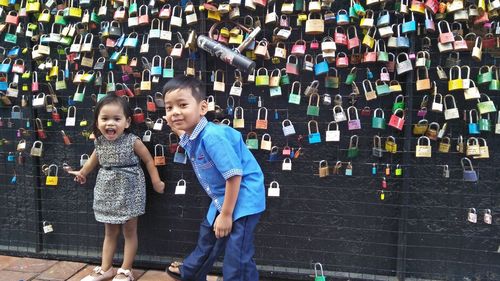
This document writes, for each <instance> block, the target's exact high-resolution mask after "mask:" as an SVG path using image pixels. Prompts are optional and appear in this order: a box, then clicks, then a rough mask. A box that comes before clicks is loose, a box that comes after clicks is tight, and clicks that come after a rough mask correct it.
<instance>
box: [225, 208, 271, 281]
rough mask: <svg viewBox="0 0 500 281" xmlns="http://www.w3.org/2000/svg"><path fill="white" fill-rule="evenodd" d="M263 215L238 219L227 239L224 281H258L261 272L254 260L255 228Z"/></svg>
mask: <svg viewBox="0 0 500 281" xmlns="http://www.w3.org/2000/svg"><path fill="white" fill-rule="evenodd" d="M260 215H261V214H255V215H250V216H246V217H243V218H240V219H238V220H237V221H235V222H234V223H233V229H232V231H231V234H230V236H229V237H227V244H226V247H225V249H226V253H225V255H224V265H223V267H222V275H223V278H224V281H258V280H259V272H258V271H257V266H256V265H255V261H254V260H253V255H254V253H255V247H254V244H253V240H254V231H255V226H256V225H257V223H258V222H259V219H260Z"/></svg>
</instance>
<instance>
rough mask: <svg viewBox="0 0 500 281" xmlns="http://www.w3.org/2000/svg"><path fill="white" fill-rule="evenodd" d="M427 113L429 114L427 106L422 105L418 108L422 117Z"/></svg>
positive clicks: (419, 115)
mask: <svg viewBox="0 0 500 281" xmlns="http://www.w3.org/2000/svg"><path fill="white" fill-rule="evenodd" d="M425 115H427V107H422V108H420V109H419V110H418V112H417V116H418V117H421V118H425Z"/></svg>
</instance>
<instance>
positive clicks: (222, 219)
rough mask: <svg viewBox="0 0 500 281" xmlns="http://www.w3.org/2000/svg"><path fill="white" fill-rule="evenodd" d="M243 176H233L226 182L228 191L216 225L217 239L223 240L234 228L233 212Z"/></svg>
mask: <svg viewBox="0 0 500 281" xmlns="http://www.w3.org/2000/svg"><path fill="white" fill-rule="evenodd" d="M240 184H241V176H233V177H230V178H228V179H227V180H226V191H225V194H224V203H223V204H222V209H221V212H220V214H219V215H218V216H217V218H216V220H215V223H214V231H215V237H216V238H222V237H225V236H227V235H229V233H231V229H232V226H233V211H234V206H235V205H236V201H237V200H238V194H239V192H240Z"/></svg>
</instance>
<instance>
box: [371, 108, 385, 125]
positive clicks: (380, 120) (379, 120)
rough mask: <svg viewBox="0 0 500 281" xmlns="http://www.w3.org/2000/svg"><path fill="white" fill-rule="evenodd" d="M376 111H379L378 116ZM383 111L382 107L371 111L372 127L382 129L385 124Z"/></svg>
mask: <svg viewBox="0 0 500 281" xmlns="http://www.w3.org/2000/svg"><path fill="white" fill-rule="evenodd" d="M378 112H380V116H378ZM384 115H385V114H384V111H383V110H382V108H376V109H375V110H374V111H373V117H372V128H374V129H382V130H384V129H385V127H386V124H385V116H384Z"/></svg>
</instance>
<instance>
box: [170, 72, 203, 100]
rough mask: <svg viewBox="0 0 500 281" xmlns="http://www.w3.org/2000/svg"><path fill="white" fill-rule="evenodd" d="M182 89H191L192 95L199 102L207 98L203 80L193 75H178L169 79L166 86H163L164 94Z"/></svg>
mask: <svg viewBox="0 0 500 281" xmlns="http://www.w3.org/2000/svg"><path fill="white" fill-rule="evenodd" d="M180 89H189V90H191V95H192V96H193V98H194V99H195V100H196V101H197V102H200V101H202V100H204V99H205V98H206V97H205V92H204V91H203V88H202V84H201V81H200V80H198V79H196V78H194V77H191V76H176V77H174V78H173V79H172V80H170V81H168V82H167V83H166V84H165V86H163V95H164V96H166V95H167V94H168V93H169V92H172V91H175V90H180Z"/></svg>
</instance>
